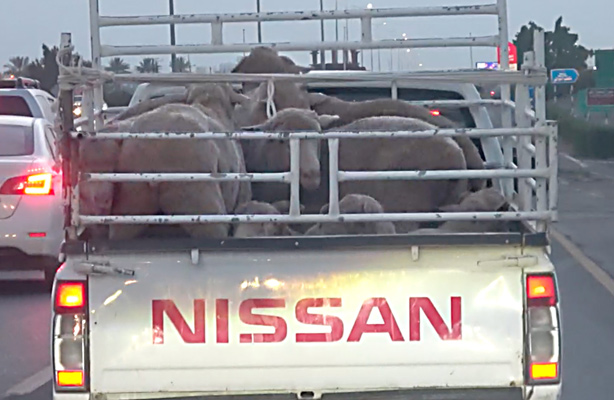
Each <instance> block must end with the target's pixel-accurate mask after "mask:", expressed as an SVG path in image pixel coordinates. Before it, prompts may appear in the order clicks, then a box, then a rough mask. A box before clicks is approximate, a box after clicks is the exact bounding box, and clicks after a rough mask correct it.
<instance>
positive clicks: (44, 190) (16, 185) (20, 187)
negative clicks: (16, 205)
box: [0, 172, 54, 196]
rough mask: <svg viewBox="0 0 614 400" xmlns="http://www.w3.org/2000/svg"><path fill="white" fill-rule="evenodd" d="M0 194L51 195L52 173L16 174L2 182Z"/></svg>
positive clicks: (52, 192) (52, 191)
mask: <svg viewBox="0 0 614 400" xmlns="http://www.w3.org/2000/svg"><path fill="white" fill-rule="evenodd" d="M0 194H10V195H35V196H40V195H53V194H54V190H53V174H51V173H48V172H46V173H41V174H33V175H25V176H18V177H15V178H11V179H9V180H7V181H6V182H4V185H2V187H1V188H0Z"/></svg>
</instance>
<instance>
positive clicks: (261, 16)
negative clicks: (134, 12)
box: [98, 4, 498, 27]
mask: <svg viewBox="0 0 614 400" xmlns="http://www.w3.org/2000/svg"><path fill="white" fill-rule="evenodd" d="M497 13H498V9H497V5H496V4H480V5H467V6H457V7H449V6H448V7H446V6H439V7H403V8H376V9H367V10H338V11H334V10H331V11H290V12H266V13H237V14H231V13H226V14H191V15H174V16H170V15H151V16H148V15H145V16H100V17H99V18H98V24H99V26H100V27H110V26H131V25H132V26H134V25H137V26H144V25H168V24H174V25H181V24H199V23H205V24H207V23H209V24H212V23H238V22H257V21H261V22H266V21H311V20H314V21H319V20H333V19H340V20H341V19H358V18H374V19H375V18H404V17H425V16H462V15H465V16H468V15H497Z"/></svg>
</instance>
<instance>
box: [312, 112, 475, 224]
mask: <svg viewBox="0 0 614 400" xmlns="http://www.w3.org/2000/svg"><path fill="white" fill-rule="evenodd" d="M431 129H435V127H434V126H433V125H431V124H429V123H427V122H424V121H421V120H418V119H414V118H403V117H372V118H364V119H361V120H358V121H355V122H353V123H351V124H349V125H346V126H343V127H341V128H336V129H335V130H336V131H341V132H378V131H379V132H386V131H424V130H431ZM322 165H323V168H324V169H325V171H326V172H325V173H326V174H328V163H327V162H324V161H323V162H322ZM339 169H340V170H343V171H387V170H423V171H424V170H466V169H467V164H466V161H465V156H464V154H463V151H462V149H461V148H460V147H459V145H458V144H457V143H456V142H455V141H454V140H452V139H451V138H447V137H440V136H433V137H429V138H385V139H342V140H340V143H339ZM339 186H340V190H339V192H340V195H341V196H345V195H347V194H351V193H360V194H366V195H369V196H371V197H373V198H375V199H376V200H377V201H379V202H380V203H381V204H382V206H383V207H384V209H385V210H386V211H388V212H392V213H400V212H432V211H436V210H437V209H438V208H439V207H441V206H444V205H448V204H455V203H458V201H459V199H460V196H461V195H462V194H463V193H464V192H465V191H467V190H468V184H467V180H466V179H454V180H409V181H403V180H397V181H349V182H343V183H341V184H340V185H339ZM303 201H304V200H303ZM395 225H396V227H397V231H398V232H400V233H404V232H409V231H412V230H415V229H417V228H418V225H417V224H416V223H411V222H397V223H396V224H395Z"/></svg>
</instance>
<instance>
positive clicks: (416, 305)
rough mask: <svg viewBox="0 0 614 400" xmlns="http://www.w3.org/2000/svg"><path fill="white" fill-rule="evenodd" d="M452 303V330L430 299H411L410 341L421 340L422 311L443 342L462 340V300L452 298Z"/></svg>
mask: <svg viewBox="0 0 614 400" xmlns="http://www.w3.org/2000/svg"><path fill="white" fill-rule="evenodd" d="M450 303H451V307H450V308H451V311H452V312H451V326H452V329H451V330H450V329H449V328H448V326H447V325H446V323H445V322H444V321H443V318H442V317H441V314H439V312H437V309H436V308H435V306H434V305H433V302H432V301H431V299H429V298H428V297H412V298H410V299H409V340H410V341H419V340H420V310H422V311H424V315H426V318H427V319H428V320H429V322H430V323H431V325H432V326H433V328H434V329H435V332H437V334H438V335H439V337H440V338H441V339H442V340H461V338H462V324H461V298H460V297H452V298H451V300H450Z"/></svg>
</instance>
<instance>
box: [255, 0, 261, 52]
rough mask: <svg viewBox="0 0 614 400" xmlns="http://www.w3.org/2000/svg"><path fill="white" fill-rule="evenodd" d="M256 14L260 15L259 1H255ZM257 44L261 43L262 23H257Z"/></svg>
mask: <svg viewBox="0 0 614 400" xmlns="http://www.w3.org/2000/svg"><path fill="white" fill-rule="evenodd" d="M256 12H258V14H260V0H256ZM258 43H262V23H261V22H260V21H258Z"/></svg>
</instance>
